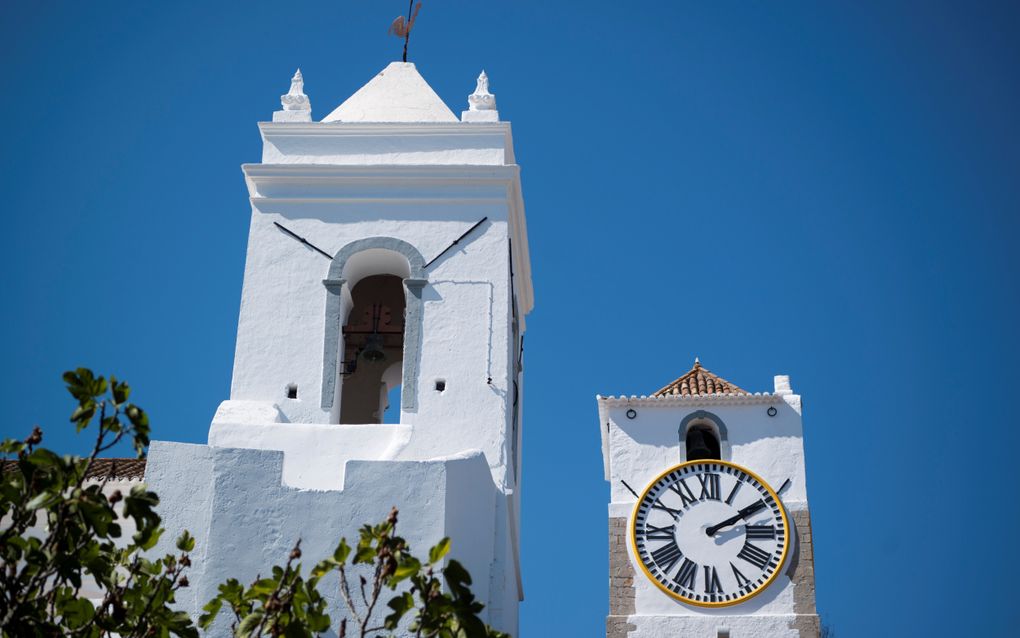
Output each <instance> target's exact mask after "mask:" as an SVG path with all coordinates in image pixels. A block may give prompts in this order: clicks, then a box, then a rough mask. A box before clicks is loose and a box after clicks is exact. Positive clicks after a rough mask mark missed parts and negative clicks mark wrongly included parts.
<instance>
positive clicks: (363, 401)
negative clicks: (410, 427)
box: [340, 275, 406, 423]
mask: <svg viewBox="0 0 1020 638" xmlns="http://www.w3.org/2000/svg"><path fill="white" fill-rule="evenodd" d="M351 300H352V304H353V305H352V307H351V311H350V313H349V314H348V315H347V323H346V324H345V325H344V327H343V362H342V364H341V371H342V373H343V376H344V378H343V386H342V390H341V391H342V396H341V400H340V423H383V422H384V414H385V413H386V408H387V406H388V405H390V392H391V390H393V389H394V388H399V387H400V385H401V375H402V360H403V357H404V314H405V313H404V308H405V306H406V302H405V298H404V285H403V281H402V279H401V278H400V277H398V276H395V275H371V276H368V277H364V278H363V279H361V280H360V281H358V283H357V284H355V286H354V289H353V290H351ZM398 392H399V391H398ZM396 403H397V420H396V422H399V410H400V408H399V404H400V401H399V398H398V399H397V402H396Z"/></svg>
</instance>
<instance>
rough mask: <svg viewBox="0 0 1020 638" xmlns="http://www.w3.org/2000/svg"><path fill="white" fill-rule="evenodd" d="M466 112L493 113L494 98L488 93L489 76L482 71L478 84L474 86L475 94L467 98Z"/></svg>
mask: <svg viewBox="0 0 1020 638" xmlns="http://www.w3.org/2000/svg"><path fill="white" fill-rule="evenodd" d="M468 110H470V111H495V110H496V96H495V95H493V94H492V93H489V76H488V75H486V74H485V70H484V69H483V70H482V74H481V75H479V76H478V84H476V85H475V92H474V93H472V94H471V95H469V96H468Z"/></svg>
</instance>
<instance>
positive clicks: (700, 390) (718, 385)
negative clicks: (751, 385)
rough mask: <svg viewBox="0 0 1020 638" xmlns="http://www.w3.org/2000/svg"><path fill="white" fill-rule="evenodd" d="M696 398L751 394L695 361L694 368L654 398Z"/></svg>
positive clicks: (657, 393)
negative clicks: (681, 396)
mask: <svg viewBox="0 0 1020 638" xmlns="http://www.w3.org/2000/svg"><path fill="white" fill-rule="evenodd" d="M676 394H679V395H683V396H696V395H706V394H751V393H750V392H748V391H747V390H744V389H743V388H739V387H737V386H735V385H733V384H732V383H730V382H729V381H727V380H726V379H723V378H722V377H719V376H716V375H714V374H712V373H711V372H709V371H708V370H707V369H705V368H702V367H701V362H700V361H698V360H697V359H695V360H694V367H693V368H691V369H690V371H689V372H687V373H686V374H685V375H683V376H682V377H680V378H679V379H677V380H676V381H674V382H673V383H670V384H669V385H667V386H666V387H664V388H662V389H661V390H659V391H658V392H656V393H655V394H654V395H653V396H657V397H665V396H670V395H676Z"/></svg>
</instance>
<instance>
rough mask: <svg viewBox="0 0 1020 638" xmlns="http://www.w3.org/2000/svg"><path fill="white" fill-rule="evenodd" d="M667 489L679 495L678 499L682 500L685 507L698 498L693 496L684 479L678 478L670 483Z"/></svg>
mask: <svg viewBox="0 0 1020 638" xmlns="http://www.w3.org/2000/svg"><path fill="white" fill-rule="evenodd" d="M669 489H671V490H673V491H674V492H676V493H677V494H679V495H680V500H681V501H683V504H684V507H687V506H688V505H690V504H691V503H694V502H695V501H697V500H698V499H696V498H694V492H692V491H691V488H690V487H689V486H688V485H687V482H686V481H684V480H683V479H680V480H679V481H677V482H676V483H673V484H672V485H670V486H669Z"/></svg>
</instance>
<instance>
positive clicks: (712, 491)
mask: <svg viewBox="0 0 1020 638" xmlns="http://www.w3.org/2000/svg"><path fill="white" fill-rule="evenodd" d="M698 481H700V482H701V497H700V498H701V499H702V500H704V499H706V498H710V499H712V500H713V501H718V500H719V475H718V474H713V473H711V472H706V473H705V474H698Z"/></svg>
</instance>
